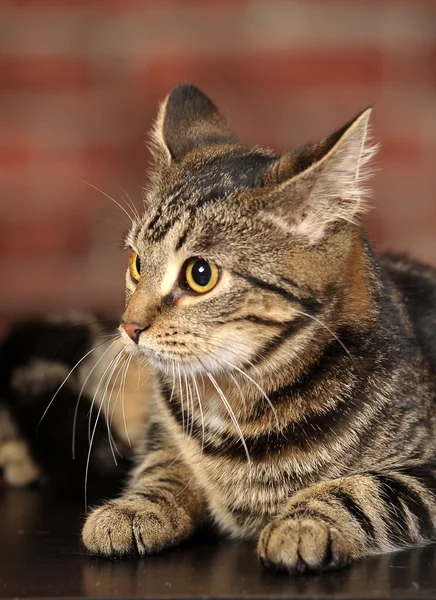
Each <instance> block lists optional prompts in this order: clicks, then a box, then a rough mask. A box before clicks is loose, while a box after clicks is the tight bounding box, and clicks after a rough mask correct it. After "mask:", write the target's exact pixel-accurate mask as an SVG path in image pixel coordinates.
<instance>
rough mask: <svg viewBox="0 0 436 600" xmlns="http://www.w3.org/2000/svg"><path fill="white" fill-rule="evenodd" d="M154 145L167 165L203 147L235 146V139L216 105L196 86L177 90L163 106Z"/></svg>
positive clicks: (157, 122)
mask: <svg viewBox="0 0 436 600" xmlns="http://www.w3.org/2000/svg"><path fill="white" fill-rule="evenodd" d="M152 141H153V145H154V148H155V151H157V152H156V153H157V154H158V156H159V157H161V158H164V159H165V160H166V162H167V163H170V162H172V161H174V162H181V161H182V160H183V159H184V157H185V156H186V155H187V154H189V152H192V150H195V149H196V148H201V147H204V146H211V145H217V144H229V143H234V142H235V141H236V138H235V137H234V136H233V133H232V132H231V131H230V129H229V127H228V125H227V123H226V121H225V119H224V117H223V116H222V115H221V114H220V113H219V111H218V109H217V108H216V107H215V105H214V104H213V102H212V101H211V100H210V99H209V98H208V97H207V96H206V95H205V94H203V92H201V91H200V90H199V89H198V88H196V87H195V86H193V85H187V84H182V85H179V86H178V87H176V88H174V90H173V91H172V92H171V93H170V94H169V96H167V98H166V100H164V102H163V103H162V105H161V108H160V111H159V114H158V117H157V119H156V123H155V126H154V130H153V132H152Z"/></svg>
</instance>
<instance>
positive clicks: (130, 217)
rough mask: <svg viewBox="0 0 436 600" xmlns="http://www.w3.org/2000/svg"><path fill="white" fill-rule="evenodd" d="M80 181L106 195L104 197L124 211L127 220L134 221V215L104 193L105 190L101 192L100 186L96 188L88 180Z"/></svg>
mask: <svg viewBox="0 0 436 600" xmlns="http://www.w3.org/2000/svg"><path fill="white" fill-rule="evenodd" d="M82 183H84V184H85V185H89V187H92V188H94V189H95V190H96V191H97V192H100V194H103V196H106V198H108V199H109V200H111V201H112V202H114V203H115V204H116V205H117V206H118V207H119V208H121V210H122V211H123V212H124V214H125V215H127V217H128V218H129V220H130V221H131V222H132V223H133V222H134V217H132V215H131V214H129V213H128V212H127V210H126V209H125V208H124V207H123V206H122V205H121V204H120V203H119V202H117V201H116V200H114V198H112V197H111V196H109V194H106V192H103V190H101V189H100V188H98V187H97V186H96V185H93V184H92V183H89V181H82Z"/></svg>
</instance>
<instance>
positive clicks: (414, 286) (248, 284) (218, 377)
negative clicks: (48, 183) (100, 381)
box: [83, 86, 436, 573]
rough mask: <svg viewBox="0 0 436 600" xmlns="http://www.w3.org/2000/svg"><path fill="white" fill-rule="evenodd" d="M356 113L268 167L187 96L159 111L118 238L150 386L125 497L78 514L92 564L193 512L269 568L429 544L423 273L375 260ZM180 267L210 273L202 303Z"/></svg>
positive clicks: (156, 536)
mask: <svg viewBox="0 0 436 600" xmlns="http://www.w3.org/2000/svg"><path fill="white" fill-rule="evenodd" d="M368 116H369V112H368V111H366V112H364V113H362V114H361V115H359V116H358V117H357V118H356V119H355V120H353V121H352V122H350V123H349V124H348V125H346V126H345V127H343V128H342V129H340V130H339V131H338V132H336V133H335V134H333V135H332V136H330V137H328V138H326V139H325V140H323V142H321V143H319V144H316V145H311V146H307V147H306V148H304V149H303V150H301V151H299V152H297V153H290V154H288V155H285V156H283V157H275V156H274V155H273V154H272V153H270V152H269V151H263V150H259V149H254V150H253V149H250V148H249V147H247V146H246V145H245V144H244V143H243V142H241V141H239V140H238V139H237V138H235V137H234V136H233V134H231V133H230V132H229V129H228V127H227V125H226V124H225V122H224V121H223V118H222V117H221V116H220V115H219V113H218V112H217V110H216V109H215V107H214V105H213V104H212V103H211V102H210V100H208V99H207V98H206V97H205V96H204V95H203V94H202V93H201V92H200V91H198V90H197V89H196V88H193V87H192V86H180V87H179V88H176V90H174V91H173V92H172V94H171V95H170V96H169V98H168V99H167V100H166V102H165V104H164V106H163V109H162V111H161V113H160V117H159V121H158V124H157V126H156V130H155V133H154V142H155V144H156V145H157V152H156V163H157V167H156V171H155V173H154V176H153V179H152V182H153V184H152V187H151V189H150V190H149V191H148V192H147V197H146V202H147V208H146V211H145V213H144V215H143V217H142V218H141V219H140V220H138V221H136V222H134V223H133V225H132V229H131V231H130V233H129V235H128V237H127V241H126V246H127V247H128V248H132V249H133V250H134V251H136V252H137V253H138V254H139V256H140V258H141V277H140V280H139V282H138V283H137V284H136V283H135V282H134V281H133V279H132V278H131V277H130V275H129V274H127V279H126V282H127V302H126V310H125V313H124V315H123V321H124V322H129V323H139V324H141V323H147V324H148V328H147V329H146V330H145V331H144V332H143V333H142V334H141V335H140V337H139V342H138V343H137V344H135V343H134V341H132V340H131V339H130V338H129V337H128V336H127V335H126V333H125V332H124V331H123V330H122V329H121V331H122V337H123V340H124V342H125V344H126V349H127V351H128V352H131V353H132V354H134V355H139V356H141V357H146V358H147V360H148V361H149V363H150V364H151V365H152V367H153V368H154V370H155V372H156V377H157V381H158V386H159V393H158V394H157V395H156V396H155V397H152V398H149V402H150V404H151V406H150V413H149V414H150V415H152V420H151V421H150V422H149V424H148V435H147V437H146V440H145V446H144V449H143V452H142V453H140V455H139V456H138V462H137V467H136V470H135V471H134V473H133V474H132V477H131V480H130V483H129V485H128V486H127V488H126V490H125V492H124V493H123V495H122V496H121V497H120V498H118V499H116V500H114V501H112V502H110V503H108V504H106V505H104V506H102V507H100V508H97V509H96V510H95V511H94V512H93V513H92V514H91V515H90V516H89V518H88V519H87V521H86V523H85V526H84V529H83V541H84V543H85V545H86V546H87V547H88V548H89V550H91V551H92V552H94V553H97V554H103V555H108V556H112V555H123V554H129V553H139V554H145V553H149V552H154V551H159V550H161V549H163V548H166V547H169V546H171V545H174V544H176V543H179V542H180V541H181V540H182V539H184V538H186V537H187V536H189V535H190V534H191V533H192V532H193V531H194V530H195V529H196V527H197V526H199V524H200V523H202V522H204V520H205V519H211V520H212V521H213V522H214V523H215V524H216V525H217V526H218V528H219V529H220V530H221V531H222V532H223V533H226V534H228V535H231V536H234V537H243V538H253V539H255V540H257V551H258V555H259V558H260V560H261V562H262V564H263V565H264V566H265V567H266V568H270V569H278V570H285V571H289V572H295V573H298V572H304V571H318V570H323V569H330V568H336V567H339V566H342V565H344V564H346V563H348V562H350V561H351V560H354V559H357V558H361V557H364V556H368V555H371V554H374V553H379V552H388V551H391V550H395V549H399V548H403V547H406V546H410V545H414V544H423V543H427V542H429V541H431V540H433V539H435V536H436V436H435V427H436V410H435V386H436V344H435V342H434V335H433V332H434V331H435V330H436V273H435V272H434V271H433V270H431V269H430V268H426V267H423V266H421V265H418V264H414V263H412V262H410V261H407V260H406V259H402V258H392V257H391V258H384V259H378V258H377V257H376V256H375V254H374V253H373V251H372V249H371V245H370V243H369V242H368V240H367V238H366V236H365V234H364V232H363V230H362V227H361V225H360V222H359V215H360V214H361V213H362V211H363V210H364V203H363V198H364V195H365V189H364V188H365V178H366V175H367V172H366V165H367V160H368V157H370V156H371V154H372V152H373V150H372V149H371V146H369V147H368V142H367V123H368ZM193 256H194V257H195V256H200V257H203V258H205V259H208V260H211V261H213V262H215V263H216V264H217V265H219V267H220V268H221V277H220V280H219V283H218V285H217V286H216V287H215V288H214V289H213V290H212V291H211V292H209V293H207V294H204V295H203V296H195V295H192V294H189V293H188V292H187V290H186V287H184V277H183V265H184V264H185V263H186V261H187V260H188V259H189V258H191V257H193Z"/></svg>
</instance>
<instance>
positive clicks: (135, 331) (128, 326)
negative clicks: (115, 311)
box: [121, 322, 150, 344]
mask: <svg viewBox="0 0 436 600" xmlns="http://www.w3.org/2000/svg"><path fill="white" fill-rule="evenodd" d="M121 327H122V328H123V329H124V331H125V332H126V333H127V335H128V336H129V338H130V339H132V340H133V341H134V342H135V344H137V343H138V342H139V336H140V335H141V333H142V332H143V331H145V330H146V329H148V328H149V327H150V325H142V323H135V322H133V323H124V322H123V323H121Z"/></svg>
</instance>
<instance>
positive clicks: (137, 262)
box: [129, 252, 141, 281]
mask: <svg viewBox="0 0 436 600" xmlns="http://www.w3.org/2000/svg"><path fill="white" fill-rule="evenodd" d="M129 270H130V275H131V276H132V277H133V279H134V280H135V281H139V278H140V277H141V259H140V258H139V255H138V254H137V253H136V252H131V253H130V256H129Z"/></svg>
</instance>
